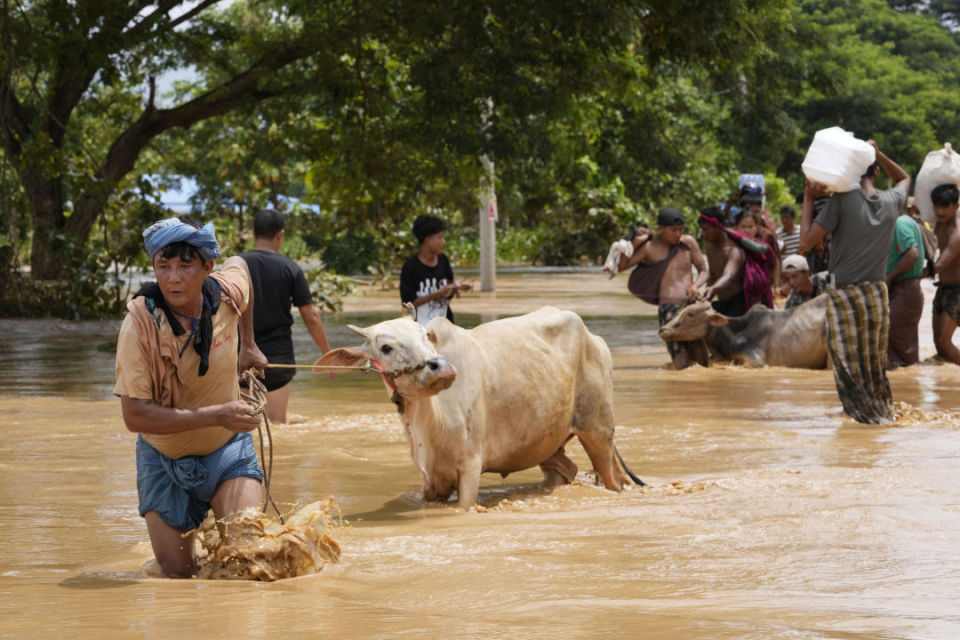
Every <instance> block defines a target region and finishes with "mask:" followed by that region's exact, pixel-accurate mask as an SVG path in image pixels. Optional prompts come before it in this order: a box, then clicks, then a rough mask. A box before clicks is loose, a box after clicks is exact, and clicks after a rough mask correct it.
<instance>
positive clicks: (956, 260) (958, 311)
mask: <svg viewBox="0 0 960 640" xmlns="http://www.w3.org/2000/svg"><path fill="white" fill-rule="evenodd" d="M930 199H931V200H933V214H934V215H935V216H936V218H937V226H936V227H934V230H933V232H934V234H935V235H936V236H937V246H938V247H940V257H939V258H937V261H936V262H935V263H934V264H933V272H934V273H935V274H937V275H938V276H940V282H939V283H938V284H937V295H936V296H934V298H933V342H934V344H935V345H936V347H937V355H938V356H940V357H941V358H943V359H944V360H948V361H950V362H952V363H954V364H960V350H958V349H957V347H956V345H954V344H953V332H954V331H956V330H957V324H958V323H960V232H958V230H957V209H958V207H960V205H958V203H960V191H958V190H957V187H956V186H954V185H952V184H942V185H940V186H939V187H937V188H936V189H934V190H933V192H932V193H931V194H930Z"/></svg>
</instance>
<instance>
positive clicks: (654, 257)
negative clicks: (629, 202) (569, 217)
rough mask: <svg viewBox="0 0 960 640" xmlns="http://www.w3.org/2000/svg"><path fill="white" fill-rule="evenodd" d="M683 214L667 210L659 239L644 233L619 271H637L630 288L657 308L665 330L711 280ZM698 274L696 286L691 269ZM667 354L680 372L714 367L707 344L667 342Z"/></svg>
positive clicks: (659, 220) (660, 221)
mask: <svg viewBox="0 0 960 640" xmlns="http://www.w3.org/2000/svg"><path fill="white" fill-rule="evenodd" d="M683 228H684V220H683V213H682V212H681V211H680V210H679V209H676V208H674V207H667V208H665V209H663V210H662V211H660V213H659V215H658V216H657V235H656V236H653V235H652V234H651V233H650V232H649V231H647V230H646V229H641V230H639V232H638V233H637V235H636V236H634V238H633V239H632V240H631V243H632V244H633V254H632V255H631V256H630V257H626V256H622V257H621V258H620V262H619V264H618V265H617V271H618V272H620V271H626V270H627V269H629V268H630V267H635V268H634V270H633V272H632V273H631V274H630V280H629V282H628V283H627V287H628V288H629V289H630V293H632V294H633V295H635V296H637V297H638V298H640V299H641V300H643V301H644V302H647V303H649V304H655V305H657V317H658V320H659V322H660V326H661V327H662V326H663V325H665V324H666V323H668V322H670V320H671V319H673V317H674V316H676V315H677V313H679V311H680V309H681V308H682V307H684V306H685V305H687V304H689V303H691V302H693V301H694V300H696V299H697V297H698V294H697V287H698V286H699V285H701V284H703V283H704V282H705V281H706V279H707V269H706V263H705V262H704V259H703V254H702V253H700V247H699V246H698V245H697V241H696V240H695V239H694V238H693V236H690V235H687V234H685V233H684V232H683ZM692 266H693V267H696V268H697V271H698V278H697V282H696V283H694V281H693V275H692V273H691V267H692ZM667 351H669V352H670V358H671V359H672V361H673V366H674V368H676V369H685V368H687V367H689V366H690V365H692V364H693V363H694V362H697V363H699V364H701V365H703V366H704V367H706V366H708V365H709V364H710V359H709V354H708V351H707V344H706V342H704V341H703V340H697V341H695V342H670V341H668V342H667Z"/></svg>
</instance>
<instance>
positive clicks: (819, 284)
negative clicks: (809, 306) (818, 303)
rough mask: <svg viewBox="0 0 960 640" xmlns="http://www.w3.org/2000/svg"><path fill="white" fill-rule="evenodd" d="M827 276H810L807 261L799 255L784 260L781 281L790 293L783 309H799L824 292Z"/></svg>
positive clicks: (824, 274) (823, 273) (824, 273)
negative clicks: (783, 281) (785, 283)
mask: <svg viewBox="0 0 960 640" xmlns="http://www.w3.org/2000/svg"><path fill="white" fill-rule="evenodd" d="M828 275H829V274H827V273H826V272H822V273H815V274H813V275H810V266H809V265H808V264H807V259H806V258H804V257H803V256H801V255H799V254H793V255H792V256H787V257H786V258H784V259H783V279H784V280H786V281H787V286H789V287H790V293H789V294H788V295H787V301H786V303H785V304H784V305H783V308H784V309H789V308H791V307H799V306H800V305H802V304H803V303H804V302H807V301H808V300H812V299H813V298H816V297H817V296H818V295H820V294H821V293H823V292H824V291H826V287H827V282H828V281H829V277H828Z"/></svg>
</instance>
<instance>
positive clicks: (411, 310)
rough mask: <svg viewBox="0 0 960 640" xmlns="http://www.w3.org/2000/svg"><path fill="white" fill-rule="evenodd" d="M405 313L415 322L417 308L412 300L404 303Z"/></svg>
mask: <svg viewBox="0 0 960 640" xmlns="http://www.w3.org/2000/svg"><path fill="white" fill-rule="evenodd" d="M403 315H404V316H405V317H407V318H410V319H411V320H413V321H414V322H416V321H417V308H416V307H415V306H413V304H412V303H410V302H404V303H403Z"/></svg>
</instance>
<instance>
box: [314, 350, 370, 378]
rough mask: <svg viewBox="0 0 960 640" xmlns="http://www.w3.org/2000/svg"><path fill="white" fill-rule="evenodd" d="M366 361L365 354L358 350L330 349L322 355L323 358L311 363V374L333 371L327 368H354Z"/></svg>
mask: <svg viewBox="0 0 960 640" xmlns="http://www.w3.org/2000/svg"><path fill="white" fill-rule="evenodd" d="M365 360H368V358H367V354H365V353H364V352H363V351H361V350H360V349H354V348H350V347H341V348H339V349H332V350H330V351H327V352H326V353H325V354H323V357H322V358H320V359H319V360H317V361H316V362H314V363H313V372H314V373H322V372H324V371H334V369H327V367H356V366H359V365H360V364H361V363H362V362H364V361H365Z"/></svg>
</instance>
